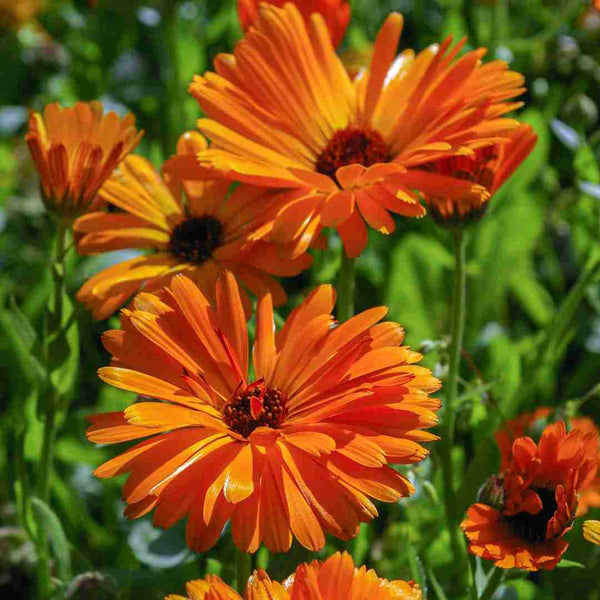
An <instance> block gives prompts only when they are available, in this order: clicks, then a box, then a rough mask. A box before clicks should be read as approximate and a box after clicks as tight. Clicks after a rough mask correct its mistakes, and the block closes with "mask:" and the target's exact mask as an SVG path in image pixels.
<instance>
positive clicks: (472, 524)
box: [461, 421, 598, 571]
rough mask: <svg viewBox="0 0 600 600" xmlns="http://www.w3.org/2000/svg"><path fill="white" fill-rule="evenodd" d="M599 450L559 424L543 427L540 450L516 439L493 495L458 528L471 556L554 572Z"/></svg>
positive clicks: (588, 439)
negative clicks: (463, 533) (580, 494)
mask: <svg viewBox="0 0 600 600" xmlns="http://www.w3.org/2000/svg"><path fill="white" fill-rule="evenodd" d="M597 446H598V444H597V439H596V438H595V437H594V435H593V434H591V433H583V432H582V431H580V430H578V429H574V430H573V431H571V432H570V433H569V434H567V431H566V426H565V424H564V422H563V421H559V422H558V423H554V424H552V425H549V426H548V427H546V429H545V430H544V432H543V434H542V437H541V438H540V441H539V444H536V443H535V442H534V441H533V440H532V439H531V438H529V437H521V438H518V439H516V440H515V442H514V443H513V446H512V459H511V462H510V464H509V466H508V468H507V469H506V470H505V471H504V472H503V473H502V474H501V475H499V476H498V477H495V478H494V481H493V483H492V485H488V486H487V490H488V491H489V490H490V489H491V488H494V490H493V492H494V493H493V494H488V495H487V497H484V498H482V501H483V503H478V504H473V505H472V506H471V507H470V508H469V511H468V518H467V519H465V520H464V521H463V522H462V524H461V527H462V529H463V531H464V532H465V534H466V536H467V538H468V539H469V542H470V545H469V550H470V551H471V552H472V553H473V554H475V555H476V556H480V557H482V558H485V559H488V560H493V561H495V565H496V566H498V567H502V568H504V569H511V568H517V569H526V570H528V571H537V570H538V569H546V570H549V569H553V568H554V567H555V566H556V565H557V564H558V562H559V561H560V559H561V557H562V555H563V554H564V552H565V551H566V549H567V547H568V545H569V544H568V542H566V541H565V540H564V535H565V534H566V533H567V532H568V531H569V530H570V529H571V526H572V523H573V520H574V518H575V512H576V510H577V493H578V492H579V490H580V489H582V488H585V487H586V486H587V485H589V482H590V481H591V480H592V479H593V478H594V476H595V474H596V469H597V466H598V460H597V452H598V448H597ZM484 496H485V495H484Z"/></svg>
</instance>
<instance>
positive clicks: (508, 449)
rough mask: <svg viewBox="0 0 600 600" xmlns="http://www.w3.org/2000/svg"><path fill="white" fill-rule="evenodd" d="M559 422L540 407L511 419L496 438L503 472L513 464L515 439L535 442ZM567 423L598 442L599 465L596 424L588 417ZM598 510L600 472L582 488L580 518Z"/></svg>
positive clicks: (598, 436) (551, 413) (498, 432)
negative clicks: (552, 424) (526, 439)
mask: <svg viewBox="0 0 600 600" xmlns="http://www.w3.org/2000/svg"><path fill="white" fill-rule="evenodd" d="M553 417H554V418H553ZM556 418H557V417H556V415H555V414H553V412H552V409H551V408H549V407H548V406H540V407H538V408H536V409H535V410H534V411H533V412H527V413H522V414H520V415H519V416H518V417H515V418H514V419H511V420H510V421H508V422H507V423H506V426H505V427H503V428H502V429H500V430H498V431H497V432H496V433H495V434H494V437H495V438H496V443H497V444H498V448H499V450H500V472H502V471H504V470H505V469H507V468H508V466H509V464H510V461H511V460H512V445H513V442H514V440H515V439H516V438H518V437H522V436H529V437H531V438H533V439H534V440H536V439H539V437H540V435H541V433H542V431H543V429H544V427H545V426H546V425H547V424H548V423H550V422H552V421H554V420H556ZM567 423H568V425H569V428H570V429H579V430H580V431H581V432H583V433H589V434H590V435H592V436H593V437H595V438H596V440H597V442H596V443H597V447H598V464H599V465H600V431H598V428H597V427H596V424H595V423H594V421H593V420H592V419H590V418H589V417H571V418H570V419H569V420H568V421H567ZM598 506H600V472H596V476H595V477H594V479H592V481H591V482H590V483H589V484H588V485H587V486H585V487H581V486H580V494H579V505H578V507H577V516H581V515H585V514H586V513H587V511H588V510H589V509H590V508H594V507H598Z"/></svg>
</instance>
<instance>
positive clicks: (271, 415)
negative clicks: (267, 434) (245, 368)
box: [223, 379, 287, 437]
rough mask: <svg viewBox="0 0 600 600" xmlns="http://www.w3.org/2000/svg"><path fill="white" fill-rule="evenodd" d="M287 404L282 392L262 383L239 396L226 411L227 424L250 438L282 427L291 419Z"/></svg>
mask: <svg viewBox="0 0 600 600" xmlns="http://www.w3.org/2000/svg"><path fill="white" fill-rule="evenodd" d="M286 403H287V398H286V396H285V394H284V393H283V392H282V391H281V390H280V389H279V388H276V387H270V386H268V385H267V384H266V383H265V381H264V379H259V380H258V381H255V382H254V383H251V384H250V385H249V386H247V387H246V388H245V389H241V390H238V391H237V392H236V394H235V396H234V397H233V398H232V399H231V401H230V402H228V403H227V404H226V405H225V407H224V409H223V421H224V422H225V424H226V425H227V426H228V427H230V428H231V429H233V430H234V431H236V432H237V433H239V434H240V435H243V436H244V437H248V436H249V435H250V434H251V433H252V432H253V431H254V430H255V429H256V428H257V427H271V428H272V429H276V428H277V427H279V425H281V423H283V421H284V419H285V417H286V416H287V407H286Z"/></svg>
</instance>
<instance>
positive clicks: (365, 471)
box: [88, 273, 440, 552]
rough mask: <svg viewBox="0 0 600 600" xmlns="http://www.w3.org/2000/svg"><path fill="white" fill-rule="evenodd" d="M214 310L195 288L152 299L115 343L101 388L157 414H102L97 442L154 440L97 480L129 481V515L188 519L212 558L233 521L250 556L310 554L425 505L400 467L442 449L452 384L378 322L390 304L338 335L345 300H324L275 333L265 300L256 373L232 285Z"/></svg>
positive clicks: (141, 298) (96, 420)
mask: <svg viewBox="0 0 600 600" xmlns="http://www.w3.org/2000/svg"><path fill="white" fill-rule="evenodd" d="M215 297H216V303H215V304H213V305H211V304H210V303H209V301H208V299H207V298H206V297H205V296H204V295H203V294H202V292H201V291H200V290H199V289H198V288H197V287H196V286H195V285H194V284H193V283H192V282H191V281H190V280H189V279H188V278H186V277H183V276H177V277H175V278H173V279H172V281H171V285H170V288H165V289H163V290H160V291H158V292H155V293H153V294H148V293H141V294H139V295H138V296H137V297H136V298H135V299H134V303H133V306H134V308H133V310H123V311H122V330H120V331H109V332H107V333H106V334H105V336H104V345H105V347H106V348H107V349H108V350H109V352H110V353H111V354H112V355H113V360H112V363H111V366H110V367H107V368H103V369H100V377H101V378H102V379H103V380H104V381H106V382H107V383H110V384H112V385H115V386H117V387H120V388H122V389H126V390H130V391H133V392H136V393H138V394H141V395H143V396H145V397H148V396H149V397H151V398H154V399H156V400H159V402H147V401H142V402H138V403H136V404H133V405H131V406H129V407H128V408H127V409H125V411H123V412H115V413H108V414H99V415H95V416H92V417H90V420H91V422H92V427H91V428H90V429H89V430H88V437H89V439H90V440H92V441H94V442H97V443H101V444H106V443H116V442H123V441H128V440H134V439H140V438H144V437H149V438H150V439H148V440H146V441H144V442H141V443H140V444H138V445H136V446H134V447H133V448H130V449H129V450H127V451H126V452H124V453H123V454H121V455H119V456H117V457H116V458H114V459H112V460H110V461H108V462H107V463H105V464H104V465H102V466H100V467H99V468H98V469H97V470H96V475H97V476H99V477H113V476H116V475H119V474H122V473H130V476H129V479H128V480H127V482H126V483H125V486H124V489H123V496H124V499H125V500H126V502H127V504H128V506H127V509H126V514H127V516H129V517H130V518H136V517H139V516H141V515H143V514H145V513H147V512H149V511H150V510H152V509H153V508H155V509H156V510H155V513H154V523H155V524H156V525H157V526H159V527H164V528H167V527H170V526H172V525H173V524H174V523H175V522H177V521H178V520H179V519H182V518H183V517H185V516H186V515H187V517H188V519H187V530H186V531H187V542H188V544H189V546H190V547H191V548H192V549H194V550H196V551H204V550H208V549H209V548H211V547H212V546H213V545H214V543H215V542H216V540H217V539H218V537H219V535H220V534H221V531H222V529H223V527H224V525H225V523H226V522H227V521H228V520H231V530H232V534H233V539H234V542H235V544H236V545H237V547H238V548H239V549H241V550H243V551H246V552H254V551H256V550H257V548H258V547H259V545H260V543H261V542H262V541H264V543H265V544H266V546H267V547H268V548H269V549H271V550H272V551H278V552H281V551H287V550H288V549H289V547H290V544H291V542H292V538H294V537H295V538H296V539H297V540H298V541H299V542H300V543H301V544H302V545H303V546H305V547H306V548H309V549H311V550H317V549H320V548H322V547H323V545H324V543H325V533H330V534H332V535H334V536H336V537H339V538H341V539H346V540H347V539H350V538H352V537H354V536H355V535H356V533H357V531H358V527H359V523H360V522H361V521H369V520H371V519H372V518H373V517H375V516H376V515H377V509H376V508H375V505H374V504H373V502H372V501H371V499H373V498H374V499H376V500H380V501H383V502H395V501H397V500H398V499H399V498H401V497H402V496H407V495H410V494H411V493H413V486H412V485H411V483H410V482H409V481H408V480H407V479H406V477H404V476H403V475H402V474H400V473H399V472H398V471H396V470H394V469H393V468H391V467H390V465H391V464H410V463H416V462H419V461H421V460H423V458H424V457H425V456H426V454H427V451H426V450H425V449H424V448H423V447H422V446H421V445H420V442H423V441H431V440H434V439H436V436H434V435H433V434H431V433H428V432H425V431H423V429H425V428H429V427H432V426H433V425H435V423H436V421H437V418H436V411H437V410H438V408H439V401H438V400H436V399H433V398H430V397H429V395H428V394H429V393H430V392H434V391H436V390H437V389H438V388H439V387H440V384H439V381H438V380H437V379H435V378H434V377H433V376H432V375H431V373H430V371H429V370H428V369H425V368H423V367H420V366H417V365H416V364H415V363H416V362H418V361H419V360H420V359H421V356H420V355H419V354H417V353H415V352H412V351H411V350H410V349H409V348H407V347H404V346H400V343H401V341H402V339H403V330H402V328H401V327H400V326H399V325H398V324H396V323H380V324H377V323H378V321H380V320H381V319H382V317H383V316H384V315H385V314H386V312H387V309H385V308H384V307H379V308H373V309H371V310H368V311H365V312H363V313H361V314H359V315H357V316H355V317H353V318H352V319H350V320H349V321H348V322H346V323H344V324H340V325H337V323H336V321H335V320H334V318H333V316H332V315H331V311H332V309H333V307H334V304H335V292H334V290H333V288H332V287H331V286H328V285H324V286H320V287H318V288H317V289H316V290H314V291H313V292H312V293H311V294H310V295H309V296H308V298H307V299H306V300H305V301H304V302H303V303H302V305H301V306H300V307H298V308H296V309H295V310H294V311H293V312H292V313H291V315H290V316H289V317H288V319H287V321H286V323H285V325H284V327H283V328H282V329H281V330H280V331H278V332H277V333H275V327H274V322H273V311H272V298H271V296H270V295H266V296H263V297H262V298H261V299H260V300H259V302H258V308H257V315H256V338H255V343H254V348H253V351H252V357H253V366H254V369H253V371H254V378H251V377H250V376H249V361H248V336H247V331H246V320H245V318H244V311H243V308H242V302H241V299H240V294H239V290H238V286H237V284H236V282H235V279H234V277H233V276H232V275H231V273H226V274H225V275H222V276H221V277H220V278H219V280H218V283H217V290H216V294H215Z"/></svg>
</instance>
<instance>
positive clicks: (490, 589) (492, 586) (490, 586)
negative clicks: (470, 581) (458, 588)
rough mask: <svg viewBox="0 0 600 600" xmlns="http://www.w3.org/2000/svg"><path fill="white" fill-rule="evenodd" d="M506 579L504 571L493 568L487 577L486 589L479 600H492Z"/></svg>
mask: <svg viewBox="0 0 600 600" xmlns="http://www.w3.org/2000/svg"><path fill="white" fill-rule="evenodd" d="M503 578H504V569H500V568H498V567H493V569H492V571H491V572H490V574H489V575H488V577H487V580H486V583H485V588H484V589H483V592H481V596H479V600H490V599H491V598H492V596H493V595H494V592H495V591H496V590H497V589H498V586H499V585H500V583H501V582H502V579H503Z"/></svg>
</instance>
